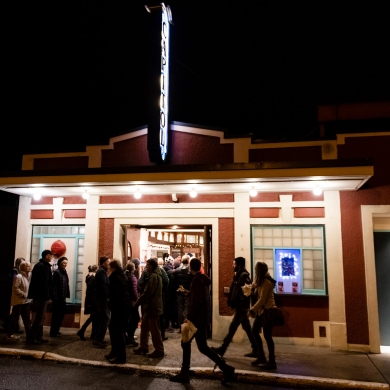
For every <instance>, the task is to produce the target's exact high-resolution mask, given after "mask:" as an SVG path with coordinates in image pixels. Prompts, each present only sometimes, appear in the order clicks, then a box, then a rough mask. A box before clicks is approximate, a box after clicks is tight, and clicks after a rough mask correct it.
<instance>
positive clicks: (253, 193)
mask: <svg viewBox="0 0 390 390" xmlns="http://www.w3.org/2000/svg"><path fill="white" fill-rule="evenodd" d="M249 195H250V196H256V195H257V191H256V190H255V189H254V188H252V189H251V190H250V191H249Z"/></svg>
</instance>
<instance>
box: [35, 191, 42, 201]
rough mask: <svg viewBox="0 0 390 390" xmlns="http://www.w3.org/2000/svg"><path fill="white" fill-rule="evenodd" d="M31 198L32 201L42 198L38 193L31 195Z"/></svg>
mask: <svg viewBox="0 0 390 390" xmlns="http://www.w3.org/2000/svg"><path fill="white" fill-rule="evenodd" d="M33 198H34V200H39V199H41V198H42V195H41V194H39V193H38V192H36V193H35V194H34V195H33Z"/></svg>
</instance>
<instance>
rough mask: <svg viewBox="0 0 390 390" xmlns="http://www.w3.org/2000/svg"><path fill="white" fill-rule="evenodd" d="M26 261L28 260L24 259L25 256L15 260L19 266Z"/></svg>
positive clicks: (16, 265)
mask: <svg viewBox="0 0 390 390" xmlns="http://www.w3.org/2000/svg"><path fill="white" fill-rule="evenodd" d="M24 261H26V260H25V259H24V257H18V258H17V259H16V260H15V267H16V268H18V267H20V264H22V263H23V262H24Z"/></svg>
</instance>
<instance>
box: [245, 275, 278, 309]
mask: <svg viewBox="0 0 390 390" xmlns="http://www.w3.org/2000/svg"><path fill="white" fill-rule="evenodd" d="M275 284H276V281H275V280H274V279H272V278H271V276H270V275H269V274H267V276H266V277H265V279H264V282H263V284H262V285H261V286H258V287H257V302H256V303H255V304H254V305H253V306H252V307H251V309H250V310H251V311H252V310H253V311H254V312H255V313H256V314H257V315H258V316H260V315H261V314H263V311H264V309H269V308H270V307H276V304H275V297H274V288H275Z"/></svg>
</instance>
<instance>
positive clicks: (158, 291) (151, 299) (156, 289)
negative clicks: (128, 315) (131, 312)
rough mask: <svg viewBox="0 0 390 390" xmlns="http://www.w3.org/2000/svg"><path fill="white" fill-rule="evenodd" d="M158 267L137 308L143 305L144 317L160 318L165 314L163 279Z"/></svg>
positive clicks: (151, 275) (152, 274)
mask: <svg viewBox="0 0 390 390" xmlns="http://www.w3.org/2000/svg"><path fill="white" fill-rule="evenodd" d="M158 269H159V268H158V267H157V269H155V270H154V271H153V272H152V273H151V274H150V275H149V279H148V283H147V284H146V286H145V288H144V291H143V293H142V294H141V296H140V297H139V298H138V300H137V302H136V306H139V305H142V315H143V316H144V317H158V316H160V315H161V314H162V313H163V301H162V277H161V272H158Z"/></svg>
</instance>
